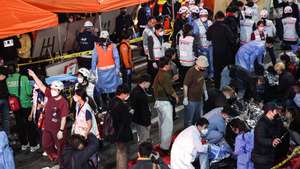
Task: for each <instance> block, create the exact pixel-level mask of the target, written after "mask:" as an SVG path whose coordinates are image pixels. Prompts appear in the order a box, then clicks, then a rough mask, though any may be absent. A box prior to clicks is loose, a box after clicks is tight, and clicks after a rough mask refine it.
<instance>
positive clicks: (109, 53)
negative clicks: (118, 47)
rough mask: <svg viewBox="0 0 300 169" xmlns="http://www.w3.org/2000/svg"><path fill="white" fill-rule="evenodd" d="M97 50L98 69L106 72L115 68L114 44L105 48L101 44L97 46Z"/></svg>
mask: <svg viewBox="0 0 300 169" xmlns="http://www.w3.org/2000/svg"><path fill="white" fill-rule="evenodd" d="M95 46H96V50H97V54H98V63H97V68H98V69H101V70H106V69H110V68H113V67H115V60H114V57H113V44H110V45H108V46H107V47H105V48H106V49H104V48H103V46H100V45H99V44H96V45H95Z"/></svg>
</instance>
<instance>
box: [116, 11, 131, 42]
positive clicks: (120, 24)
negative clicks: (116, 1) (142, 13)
mask: <svg viewBox="0 0 300 169" xmlns="http://www.w3.org/2000/svg"><path fill="white" fill-rule="evenodd" d="M133 26H134V23H133V20H132V17H131V16H130V15H129V14H128V13H127V9H126V8H121V9H120V15H119V16H117V18H116V27H115V32H116V37H117V38H119V37H120V36H121V34H122V32H126V31H129V32H130V33H131V34H132V33H133ZM120 40H121V39H118V42H119V41H120Z"/></svg>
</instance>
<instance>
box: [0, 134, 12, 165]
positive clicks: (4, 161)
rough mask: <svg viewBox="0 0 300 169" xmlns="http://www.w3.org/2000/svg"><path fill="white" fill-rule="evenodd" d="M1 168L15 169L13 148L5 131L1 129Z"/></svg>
mask: <svg viewBox="0 0 300 169" xmlns="http://www.w3.org/2000/svg"><path fill="white" fill-rule="evenodd" d="M0 169H15V162H14V155H13V150H12V148H11V147H10V146H9V144H8V138H7V135H6V133H5V132H4V131H0Z"/></svg>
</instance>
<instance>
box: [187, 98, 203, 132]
mask: <svg viewBox="0 0 300 169" xmlns="http://www.w3.org/2000/svg"><path fill="white" fill-rule="evenodd" d="M202 115H203V102H202V101H189V104H188V105H187V106H185V113H184V127H185V128H187V127H188V126H191V125H193V124H195V123H196V122H197V121H198V120H199V119H200V117H201V116H202Z"/></svg>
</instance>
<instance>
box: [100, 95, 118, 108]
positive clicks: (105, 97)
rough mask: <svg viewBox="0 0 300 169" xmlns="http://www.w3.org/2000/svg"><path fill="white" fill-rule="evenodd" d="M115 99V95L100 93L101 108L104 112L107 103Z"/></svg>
mask: <svg viewBox="0 0 300 169" xmlns="http://www.w3.org/2000/svg"><path fill="white" fill-rule="evenodd" d="M114 97H115V93H102V94H101V99H102V108H103V109H104V110H107V108H108V105H109V101H111V100H112V99H113V98H114Z"/></svg>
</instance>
